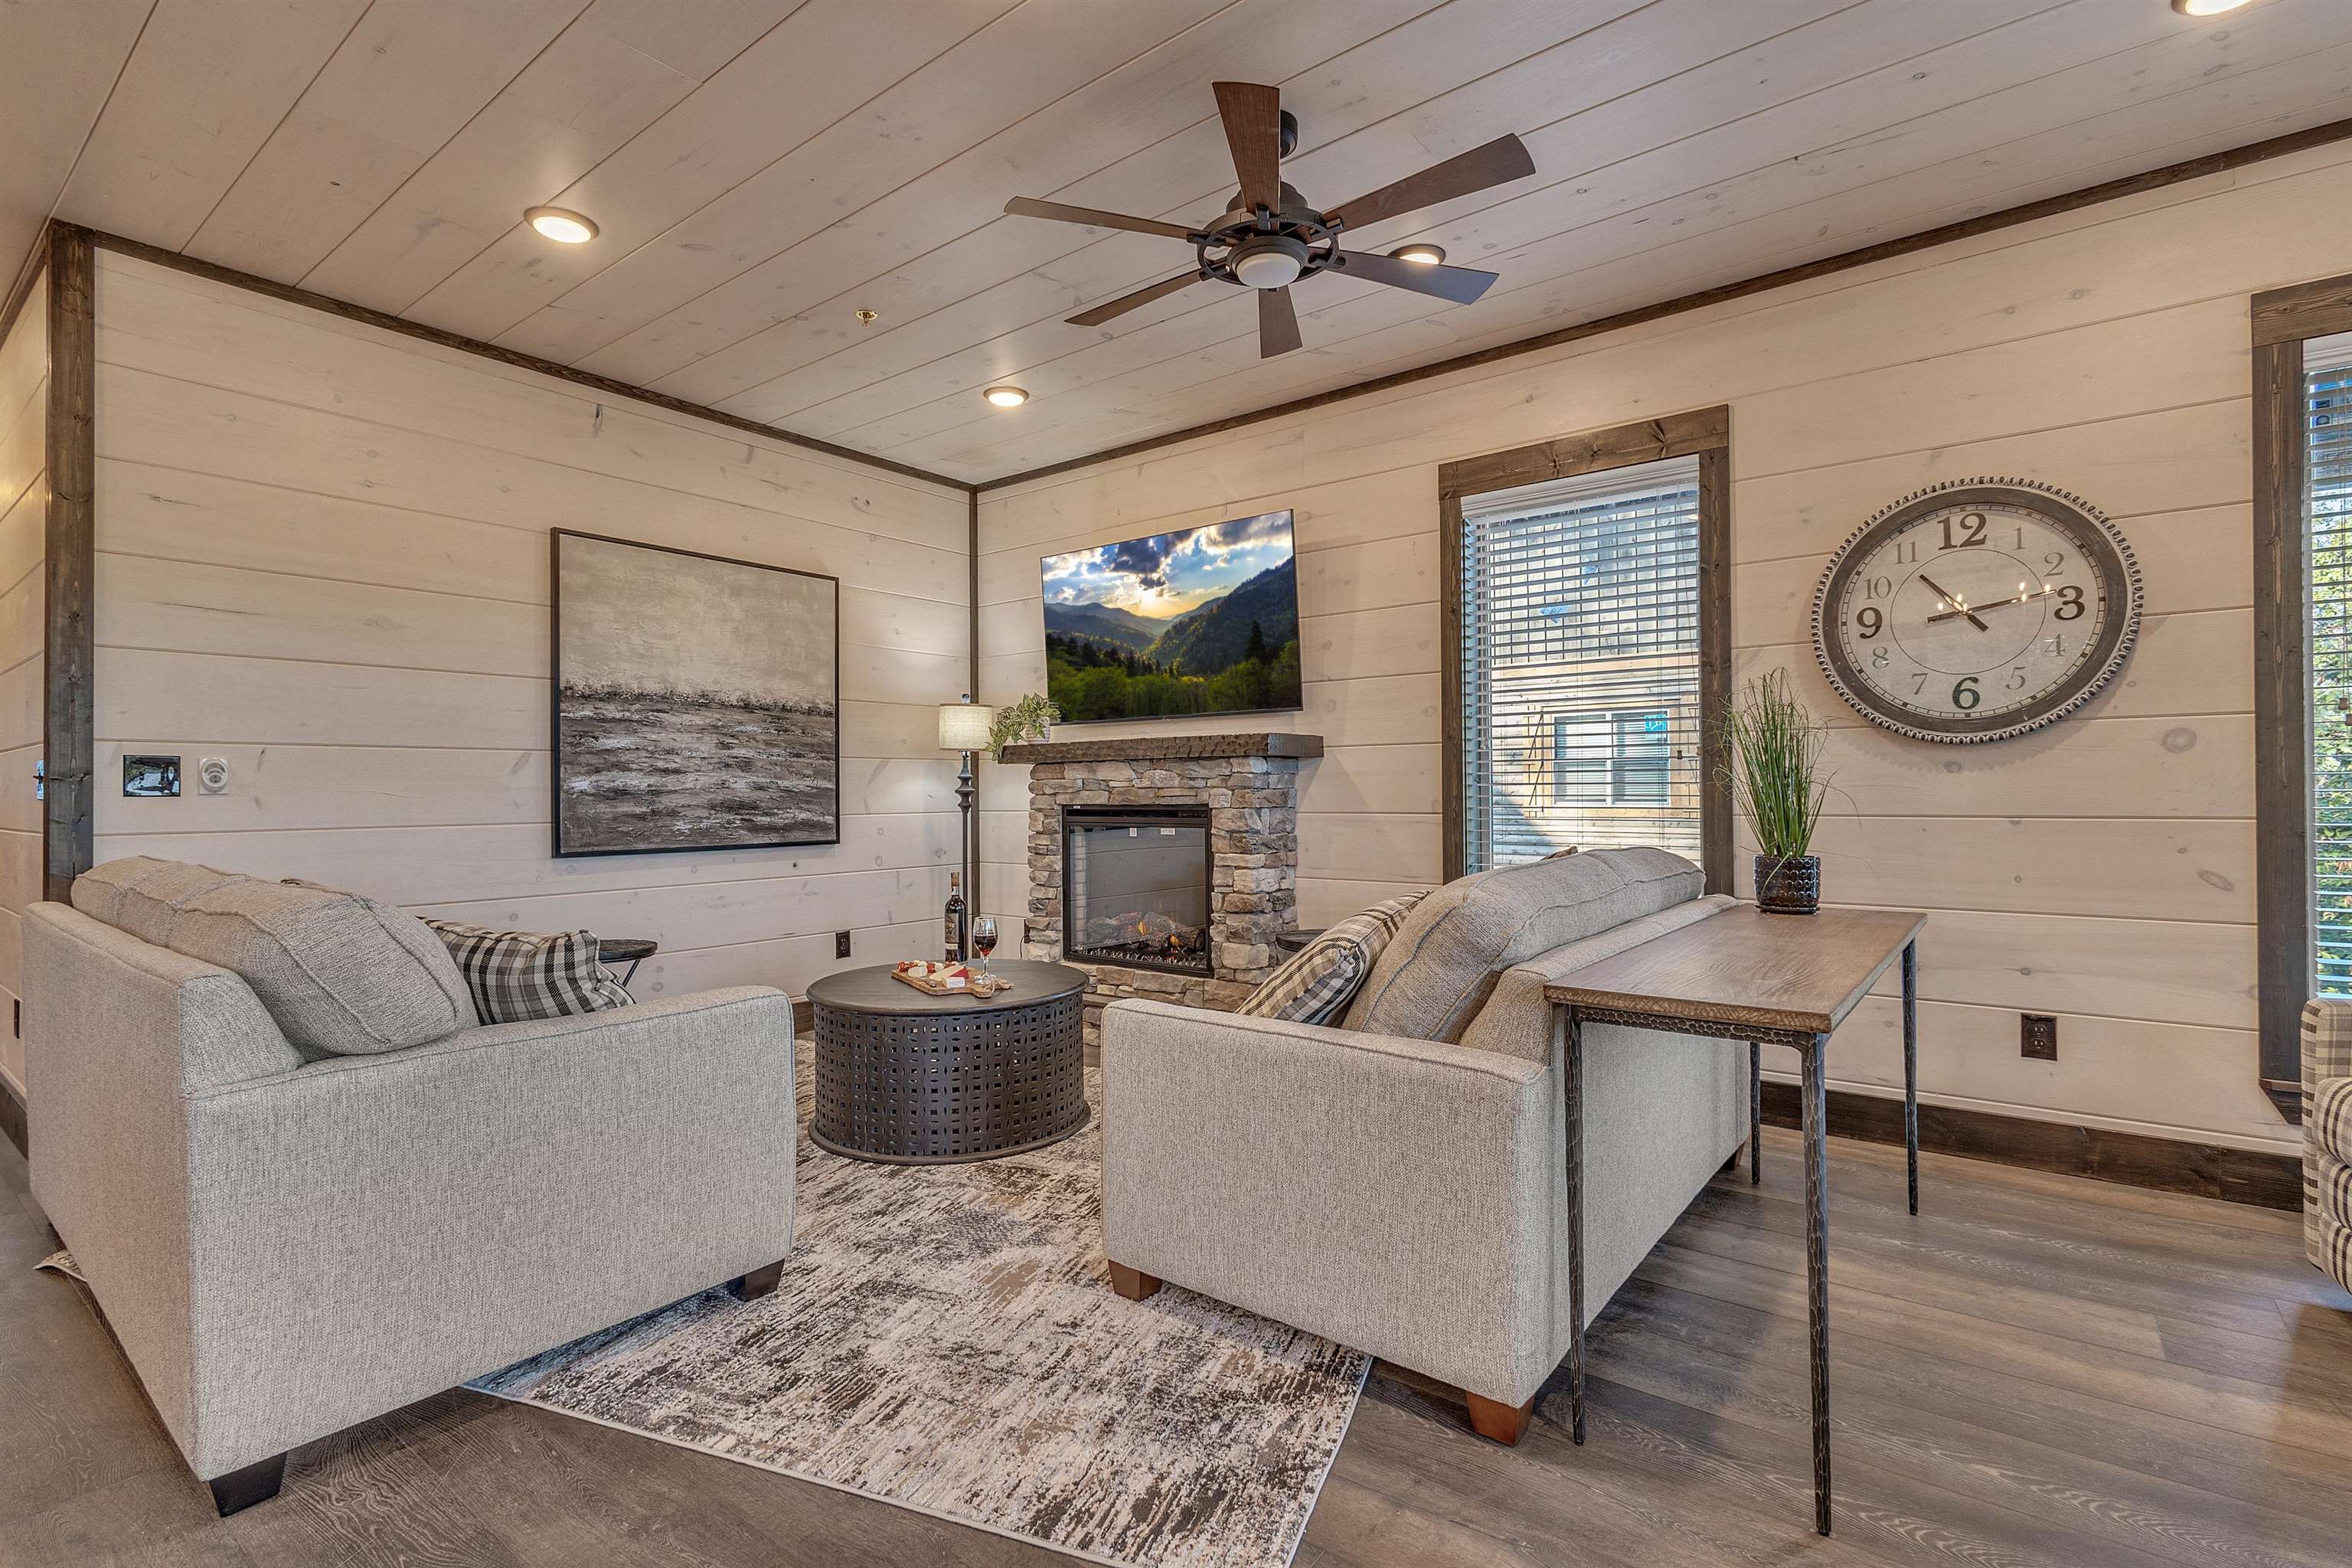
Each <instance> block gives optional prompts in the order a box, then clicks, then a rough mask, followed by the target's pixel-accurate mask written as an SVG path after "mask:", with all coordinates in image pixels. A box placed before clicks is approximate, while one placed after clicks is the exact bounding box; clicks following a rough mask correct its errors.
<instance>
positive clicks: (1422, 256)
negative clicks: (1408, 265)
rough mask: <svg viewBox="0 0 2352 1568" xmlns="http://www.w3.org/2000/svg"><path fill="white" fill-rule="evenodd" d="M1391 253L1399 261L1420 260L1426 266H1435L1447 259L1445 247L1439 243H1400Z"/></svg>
mask: <svg viewBox="0 0 2352 1568" xmlns="http://www.w3.org/2000/svg"><path fill="white" fill-rule="evenodd" d="M1389 254H1390V255H1391V256H1392V257H1394V258H1396V259H1397V260H1399V261H1418V262H1420V263H1421V264H1422V265H1423V266H1424V267H1434V266H1436V265H1437V264H1438V263H1439V262H1441V261H1444V259H1445V247H1443V246H1438V245H1422V244H1414V245H1400V246H1398V247H1396V248H1395V249H1394V250H1391V251H1390V252H1389Z"/></svg>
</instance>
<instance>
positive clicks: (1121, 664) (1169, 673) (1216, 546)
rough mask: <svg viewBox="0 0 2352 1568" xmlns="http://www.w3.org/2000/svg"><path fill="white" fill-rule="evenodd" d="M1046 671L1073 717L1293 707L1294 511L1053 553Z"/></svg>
mask: <svg viewBox="0 0 2352 1568" xmlns="http://www.w3.org/2000/svg"><path fill="white" fill-rule="evenodd" d="M1045 670H1046V694H1047V695H1048V696H1050V697H1051V698H1052V699H1053V700H1054V701H1055V704H1056V705H1057V706H1058V707H1059V708H1060V709H1061V710H1062V717H1063V718H1064V719H1065V720H1066V721H1071V722H1074V723H1077V722H1084V721H1088V720H1097V719H1143V718H1156V717H1160V716H1164V715H1178V714H1187V713H1240V712H1250V711H1253V710H1266V709H1274V710H1279V709H1295V708H1297V707H1298V706H1299V705H1300V701H1301V688H1300V680H1299V670H1298V574H1297V560H1296V558H1295V557H1294V556H1293V554H1292V553H1291V543H1290V514H1289V513H1288V512H1268V513H1265V514H1263V515H1261V516H1258V517H1251V518H1240V519H1236V520H1235V521H1232V522H1225V523H1217V524H1213V525H1211V526H1210V527H1207V528H1197V529H1189V530H1185V531H1181V532H1178V533H1166V534H1159V535H1155V536H1153V537H1150V538H1148V539H1139V540H1129V541H1126V542H1122V543H1119V544H1108V545H1103V546H1100V547H1098V548H1097V549H1094V550H1089V551H1079V552H1075V553H1072V554H1068V555H1057V556H1050V557H1048V558H1047V559H1046V561H1045Z"/></svg>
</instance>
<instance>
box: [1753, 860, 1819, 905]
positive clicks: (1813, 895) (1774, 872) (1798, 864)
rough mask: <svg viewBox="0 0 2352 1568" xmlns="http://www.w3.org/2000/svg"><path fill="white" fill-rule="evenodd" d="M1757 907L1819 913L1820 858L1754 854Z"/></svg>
mask: <svg viewBox="0 0 2352 1568" xmlns="http://www.w3.org/2000/svg"><path fill="white" fill-rule="evenodd" d="M1756 907H1757V908H1758V909H1759V910H1763V911H1765V912H1766V913H1767V914H1775V915H1810V914H1814V913H1818V912H1819V911H1820V910H1821V907H1822V858H1821V857H1820V856H1818V855H1790V856H1789V857H1787V858H1782V857H1780V856H1778V855H1759V856H1758V857H1756Z"/></svg>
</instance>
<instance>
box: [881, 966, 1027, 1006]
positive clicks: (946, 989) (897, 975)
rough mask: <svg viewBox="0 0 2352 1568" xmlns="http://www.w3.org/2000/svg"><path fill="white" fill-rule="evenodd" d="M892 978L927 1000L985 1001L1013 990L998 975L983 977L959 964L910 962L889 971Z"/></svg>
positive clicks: (1006, 981)
mask: <svg viewBox="0 0 2352 1568" xmlns="http://www.w3.org/2000/svg"><path fill="white" fill-rule="evenodd" d="M890 975H891V978H892V979H894V980H898V981H902V982H904V983H905V984H908V985H911V986H913V987H914V988H915V989H916V990H918V991H919V992H921V993H923V994H925V995H926V996H978V997H981V998H982V999H983V1000H985V999H986V998H988V997H991V996H994V995H998V994H1002V993H1003V992H1006V991H1010V990H1012V989H1013V982H1011V981H1010V980H1007V979H1005V978H1004V977H1003V975H1000V974H983V973H981V972H979V971H978V970H975V969H972V968H971V967H970V966H969V965H966V964H961V963H926V962H925V961H923V960H922V959H919V958H910V959H908V960H907V961H906V962H904V963H900V964H898V966H897V967H896V968H894V969H892V970H891V971H890Z"/></svg>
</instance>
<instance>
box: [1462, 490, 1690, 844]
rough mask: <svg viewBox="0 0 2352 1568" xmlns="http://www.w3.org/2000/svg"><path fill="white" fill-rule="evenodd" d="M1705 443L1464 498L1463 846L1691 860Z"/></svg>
mask: <svg viewBox="0 0 2352 1568" xmlns="http://www.w3.org/2000/svg"><path fill="white" fill-rule="evenodd" d="M1699 490H1700V487H1699V458H1697V457H1696V456H1691V457H1684V458H1668V459H1666V460H1664V461H1662V462H1652V463H1643V464H1638V465H1634V466H1631V467H1625V468H1609V469H1604V470H1601V471H1599V472H1593V473H1585V474H1579V475H1575V476H1573V477H1570V478H1568V479H1549V480H1545V481H1543V482H1541V483H1538V484H1532V485H1521V486H1517V487H1513V488H1509V489H1496V490H1489V491H1486V492H1484V493H1480V494H1471V495H1464V496H1462V497H1461V498H1460V504H1461V511H1462V520H1461V523H1460V530H1461V532H1460V538H1459V540H1458V547H1459V548H1458V551H1456V552H1454V554H1455V557H1456V559H1457V561H1458V564H1459V581H1458V583H1455V584H1451V586H1452V588H1453V589H1454V592H1455V594H1456V595H1458V601H1457V602H1458V605H1459V606H1460V614H1459V616H1458V625H1459V627H1460V636H1461V646H1460V647H1459V649H1458V667H1459V670H1460V690H1459V691H1458V692H1457V693H1455V694H1454V696H1455V700H1456V701H1457V703H1458V711H1459V713H1460V715H1461V740H1460V760H1459V765H1460V768H1461V774H1462V776H1461V799H1462V802H1463V845H1462V847H1463V859H1464V867H1465V869H1467V870H1472V871H1476V870H1484V869H1486V868H1489V867H1494V866H1508V865H1515V864H1519V863H1522V862H1525V861H1529V860H1538V859H1541V858H1543V857H1544V856H1546V855H1549V854H1551V853H1552V852H1554V851H1555V850H1559V849H1564V848H1567V847H1570V846H1571V845H1575V846H1580V847H1599V846H1611V845H1632V844H1655V845H1660V846H1662V847H1665V848H1668V849H1672V850H1675V852H1677V853H1679V854H1684V855H1687V856H1689V857H1691V858H1693V859H1697V858H1700V854H1701V840H1702V837H1703V835H1702V831H1701V822H1700V818H1701V798H1702V795H1703V794H1704V792H1703V790H1702V788H1701V778H1700V773H1701V770H1700V766H1699V755H1700V746H1699V689H1700V679H1699V671H1700V659H1699V621H1700V616H1699V598H1700V595H1699V570H1698V562H1699V515H1700V505H1699Z"/></svg>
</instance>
